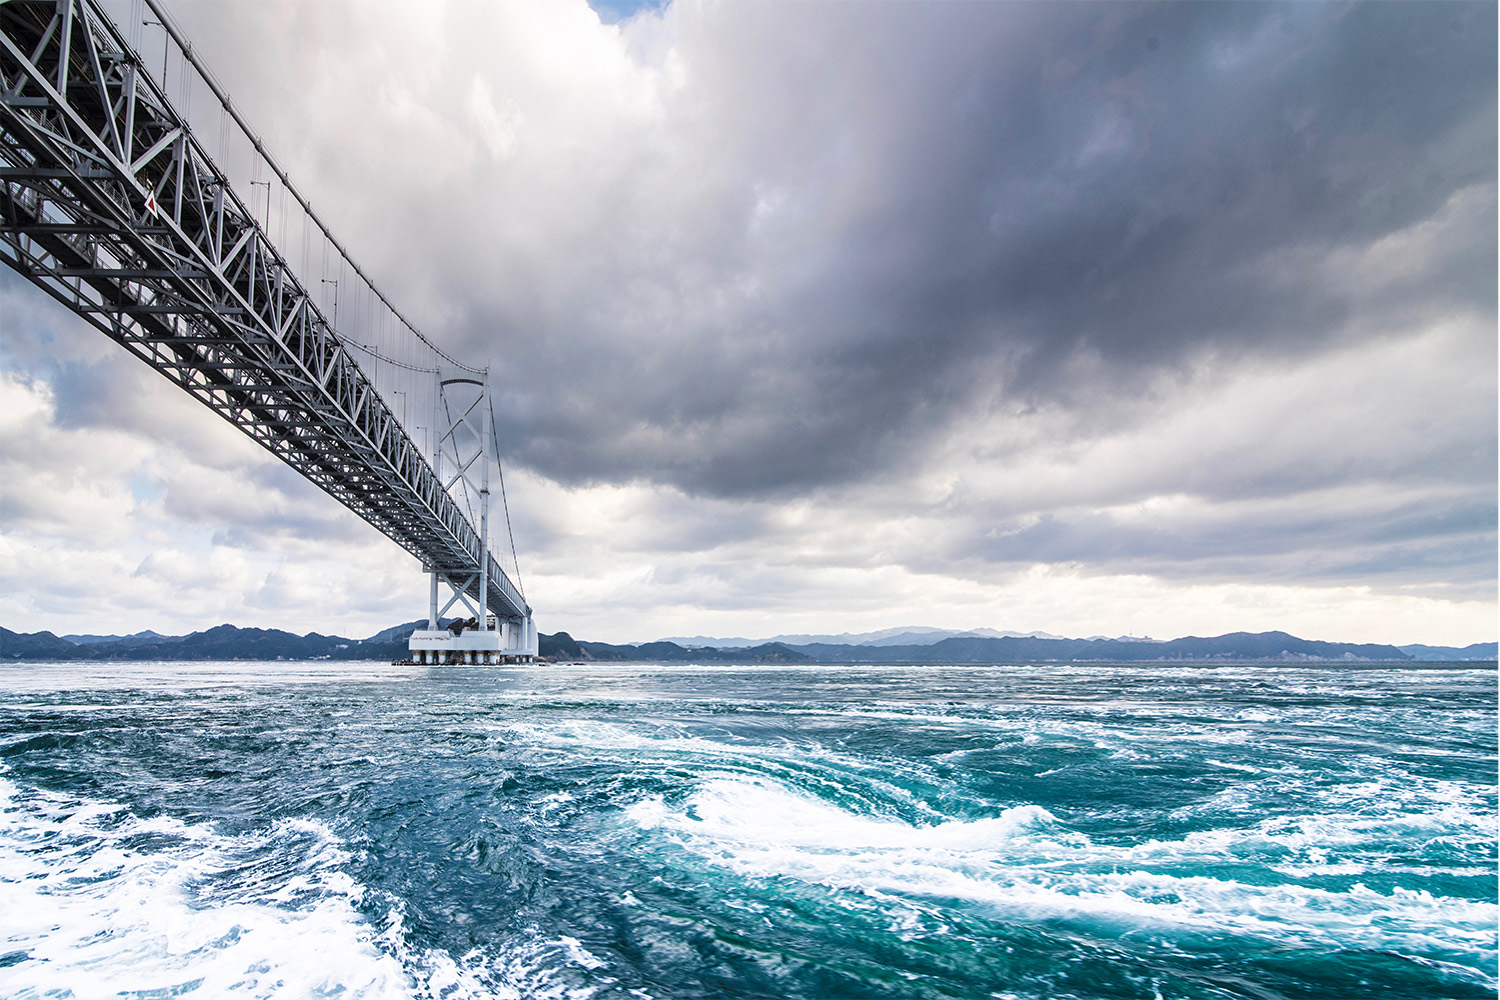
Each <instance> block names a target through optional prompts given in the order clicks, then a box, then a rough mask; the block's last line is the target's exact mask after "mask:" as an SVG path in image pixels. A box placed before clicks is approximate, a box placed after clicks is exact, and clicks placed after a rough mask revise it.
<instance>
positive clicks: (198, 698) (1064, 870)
mask: <svg viewBox="0 0 1500 1000" xmlns="http://www.w3.org/2000/svg"><path fill="white" fill-rule="evenodd" d="M0 754H3V757H0V761H3V763H0V996H4V997H7V998H25V997H117V996H119V997H131V998H166V997H348V998H353V997H372V998H373V997H380V998H387V997H388V998H396V997H424V998H452V1000H457V998H471V997H505V998H511V997H546V998H577V1000H582V998H600V1000H604V998H618V1000H626V998H641V1000H645V998H658V1000H667V998H685V997H807V998H825V997H893V998H894V997H901V998H907V997H913V998H916V997H988V998H1023V997H1024V998H1033V997H1034V998H1044V997H1045V998H1059V997H1080V998H1082V997H1121V998H1125V997H1130V998H1143V1000H1152V998H1172V997H1246V998H1260V1000H1263V998H1278V997H1287V998H1293V997H1295V998H1320V1000H1321V998H1346V997H1349V998H1352V997H1381V998H1391V997H1398V998H1399V997H1411V998H1421V1000H1431V998H1439V997H1493V996H1494V995H1495V989H1496V920H1497V906H1496V675H1495V671H1494V668H1493V664H1482V665H1478V666H1477V667H1476V666H1473V665H1464V666H1445V667H1437V666H1422V665H1402V666H1398V667H1391V666H1373V665H1349V666H1343V665H1340V666H1323V665H1301V666H1297V665H1294V666H1283V665H1276V666H1167V665H1161V664H1131V665H1100V664H1072V665H1069V664H1062V665H1059V664H1039V665H1024V664H1022V665H1012V666H911V667H906V666H878V667H861V666H848V667H823V666H819V667H781V666H776V667H772V666H717V665H716V666H676V665H674V666H659V665H644V666H643V665H609V666H601V665H589V666H552V665H539V666H535V667H520V668H493V667H491V668H474V667H470V668H449V667H445V668H425V667H391V666H386V665H381V664H327V663H323V664H280V663H277V664H266V663H209V664H178V663H147V664H116V663H107V664H77V663H72V664H40V665H6V666H3V667H0Z"/></svg>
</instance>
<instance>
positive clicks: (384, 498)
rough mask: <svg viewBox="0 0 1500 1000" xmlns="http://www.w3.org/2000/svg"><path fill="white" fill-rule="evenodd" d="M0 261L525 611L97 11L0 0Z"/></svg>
mask: <svg viewBox="0 0 1500 1000" xmlns="http://www.w3.org/2000/svg"><path fill="white" fill-rule="evenodd" d="M0 258H3V259H4V261H5V263H6V264H8V265H10V266H11V267H12V268H14V269H15V270H16V271H17V272H19V273H20V274H23V275H25V276H26V277H27V278H28V279H30V280H31V281H32V282H34V283H35V284H37V285H38V286H39V287H41V288H42V289H43V290H45V291H46V292H48V293H49V294H50V295H52V296H53V298H55V299H57V300H58V301H59V302H61V303H63V304H64V305H66V306H67V307H68V308H70V309H72V310H73V311H74V312H76V313H77V314H78V315H79V316H81V317H82V318H83V319H85V320H86V321H87V322H89V323H90V324H91V325H93V326H94V327H95V328H97V329H98V330H100V331H101V332H103V333H104V334H105V335H106V336H108V337H110V338H111V339H113V340H114V341H116V342H117V343H119V344H120V345H121V346H123V347H124V348H125V349H126V350H128V351H130V352H131V353H132V354H134V355H136V356H137V357H139V358H141V359H142V360H143V361H145V362H146V363H147V364H149V365H151V366H152V367H153V368H155V369H156V370H157V371H159V372H161V373H162V374H163V375H165V376H166V377H167V378H169V379H171V380H172V381H173V382H175V383H176V384H177V385H178V386H180V387H181V388H182V389H184V390H186V391H187V392H189V393H190V394H192V395H193V396H194V397H195V398H197V399H198V400H199V401H200V402H202V403H203V404H204V405H206V406H208V407H209V408H210V409H212V410H213V411H214V412H216V413H218V414H219V415H220V416H222V417H224V419H226V420H228V421H229V422H230V423H232V424H234V425H235V426H236V427H238V428H240V430H242V431H243V432H244V433H245V434H247V435H248V436H250V437H251V438H252V439H254V440H255V441H257V442H259V443H260V444H261V445H262V446H264V447H265V448H266V449H267V450H268V451H270V452H271V453H272V454H275V455H277V456H278V457H279V458H281V459H282V460H284V461H285V462H287V464H289V465H291V466H292V467H293V468H294V469H296V470H297V471H298V472H300V473H301V474H302V475H304V476H305V477H307V478H308V479H309V480H311V481H312V482H314V483H316V484H317V485H318V486H319V487H320V488H322V489H323V490H324V491H325V492H327V493H328V494H329V495H331V496H333V497H334V498H335V499H337V500H338V501H339V502H341V503H343V504H344V505H345V506H346V507H348V508H349V509H350V510H352V511H354V513H356V514H357V515H359V516H360V517H361V518H363V519H364V520H365V521H367V522H369V523H370V524H372V525H374V526H375V527H376V528H377V529H379V530H380V531H381V532H383V533H384V534H386V535H387V536H388V537H390V538H391V539H392V540H393V541H395V542H396V543H397V544H398V545H400V546H401V547H402V548H404V549H405V550H406V551H408V552H410V553H411V554H412V555H414V556H416V557H417V558H418V559H420V560H421V561H422V562H423V564H424V565H427V566H442V567H445V568H449V569H450V570H451V572H452V573H453V574H454V576H455V577H459V578H467V577H469V576H471V575H472V576H473V577H474V579H475V581H476V582H474V583H472V584H470V585H469V587H468V590H467V592H468V593H469V594H470V596H473V597H475V598H476V599H477V598H478V597H479V586H478V583H477V579H478V576H479V573H478V567H479V561H480V558H481V555H482V556H483V558H485V559H486V560H487V562H488V566H487V569H488V573H487V576H488V581H489V586H488V588H487V589H488V594H487V599H486V601H485V603H486V604H488V606H489V607H490V608H491V609H493V610H494V611H495V612H496V613H497V614H498V615H500V616H501V617H504V618H517V619H522V618H526V617H528V616H529V615H530V613H531V609H530V608H529V607H528V606H527V605H526V602H525V600H524V599H523V598H522V597H521V595H520V592H519V591H518V590H517V589H516V587H515V585H514V584H513V583H511V581H510V579H509V578H508V577H507V576H506V575H505V573H504V571H503V570H502V569H501V568H500V566H499V564H498V562H497V561H496V560H495V558H494V557H493V555H491V554H489V553H488V552H483V553H482V551H481V546H480V539H479V534H478V532H477V531H476V529H475V526H474V525H472V524H471V523H470V522H469V521H468V519H467V518H466V517H465V516H464V513H463V512H462V511H461V510H460V508H459V507H458V505H457V504H456V503H455V502H454V500H453V498H452V497H451V496H450V495H449V494H448V492H447V491H446V490H445V489H444V488H443V484H442V483H441V481H440V480H439V479H438V477H437V475H436V474H435V472H434V470H433V469H432V467H431V465H430V464H429V463H428V461H427V459H426V458H425V457H424V456H423V455H422V453H421V451H420V450H419V449H418V447H417V446H416V444H415V443H414V442H413V441H412V440H411V438H410V437H409V436H408V435H407V433H406V431H405V429H404V428H403V427H402V426H401V425H400V423H399V422H398V421H397V419H396V417H395V415H394V414H393V413H391V411H390V410H389V409H388V408H387V406H386V405H385V403H384V401H383V400H382V399H381V397H380V395H379V394H378V393H377V392H376V391H375V389H374V387H373V385H372V384H371V383H370V382H369V380H368V378H367V377H366V376H365V374H364V372H363V371H362V370H361V369H360V368H359V366H358V364H357V363H356V362H355V361H354V360H353V358H352V357H351V356H350V355H349V353H348V351H347V350H346V348H345V345H344V344H343V342H342V340H341V339H340V337H339V335H338V334H337V333H336V332H335V331H334V330H333V329H332V327H331V326H330V325H329V324H328V322H327V321H326V319H325V318H324V316H323V314H322V312H321V310H319V309H318V308H317V306H316V305H315V304H314V302H313V301H312V298H311V296H310V295H309V294H308V292H307V291H306V289H305V288H303V286H302V284H301V283H300V281H299V280H298V279H297V277H296V275H295V274H294V273H293V271H292V269H291V267H290V266H289V265H288V263H287V261H286V260H285V258H284V257H283V256H282V255H281V253H280V252H279V251H278V250H277V248H276V247H275V246H274V245H273V244H272V243H271V241H270V239H269V238H268V236H267V235H266V234H265V233H264V232H263V231H262V229H261V228H260V226H259V225H258V224H257V223H256V221H255V219H254V217H253V215H252V214H251V213H250V211H249V210H248V209H247V208H246V206H245V205H244V204H243V203H242V202H241V201H240V199H239V197H238V195H236V194H235V192H234V191H233V189H232V188H231V187H230V185H229V182H228V180H227V178H226V177H225V176H224V175H223V174H222V172H221V171H220V170H219V168H218V167H217V166H216V165H215V164H214V162H213V160H212V159H211V158H210V157H209V156H208V154H207V153H206V152H205V150H204V149H203V147H202V146H201V145H200V144H199V143H198V141H197V139H196V138H195V137H194V136H193V134H192V131H191V129H189V127H188V125H187V123H186V121H185V120H184V119H183V117H182V116H181V115H179V114H178V113H177V111H176V110H175V109H174V108H173V107H172V105H171V103H170V102H169V101H168V100H167V98H166V96H165V94H164V93H163V92H162V90H161V88H159V87H158V86H157V85H156V83H155V82H154V81H152V80H151V79H150V77H149V75H148V74H147V73H146V72H145V71H144V70H143V68H142V64H141V61H140V58H139V56H138V55H137V54H136V53H135V52H133V51H132V50H131V49H130V47H129V45H128V44H126V42H125V40H124V38H123V37H122V36H121V34H120V32H119V30H118V29H117V28H116V27H115V26H114V24H113V23H112V22H111V21H110V20H109V18H108V17H107V16H106V15H105V14H104V13H103V12H102V11H101V10H100V9H99V8H98V7H97V5H96V0H10V2H4V3H0Z"/></svg>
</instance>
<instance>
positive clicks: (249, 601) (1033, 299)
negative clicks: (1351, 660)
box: [0, 0, 1497, 643]
mask: <svg viewBox="0 0 1500 1000" xmlns="http://www.w3.org/2000/svg"><path fill="white" fill-rule="evenodd" d="M611 8H612V9H611V10H608V11H606V12H605V13H604V15H603V16H602V17H601V15H600V14H597V13H596V12H595V11H593V10H591V9H590V8H589V7H588V6H587V5H586V4H585V3H584V2H583V0H576V2H572V0H545V2H542V0H537V2H530V3H494V2H484V3H478V2H475V3H456V2H455V3H436V2H429V0H423V2H420V3H417V2H412V3H405V4H398V3H385V4H375V3H366V2H361V3H353V4H347V5H346V4H339V3H333V2H322V0H319V2H279V3H278V2H263V3H254V4H251V3H237V4H229V3H219V4H183V3H179V4H175V5H173V9H174V11H175V13H176V16H177V18H178V20H179V21H180V22H181V24H182V26H183V27H184V29H185V30H186V31H187V33H188V34H189V36H190V37H191V39H192V40H193V43H194V46H195V50H196V51H198V52H199V53H200V54H201V55H202V56H203V57H204V58H205V59H206V60H207V61H208V63H209V64H210V65H211V66H212V67H213V68H214V72H215V74H216V75H217V76H218V78H219V80H220V81H221V82H222V84H223V85H224V86H225V87H226V88H227V89H228V91H229V92H230V93H231V94H232V95H233V97H234V100H235V103H236V105H237V106H238V107H239V108H240V109H241V111H242V112H243V113H244V114H245V115H246V117H247V118H248V119H249V120H250V121H251V123H252V124H253V125H254V126H255V127H256V128H257V130H258V131H259V132H260V133H261V134H262V136H263V137H264V138H265V140H266V143H267V145H268V147H269V148H270V149H271V150H273V152H274V153H275V155H276V156H277V158H278V159H279V160H280V161H281V162H282V164H283V165H285V166H286V167H287V168H288V170H289V171H290V172H291V174H292V175H293V178H294V180H295V181H296V182H297V183H298V185H299V187H300V188H301V189H302V190H303V191H304V192H305V193H306V194H307V195H308V196H309V197H310V199H311V200H312V202H313V204H314V206H315V207H316V208H317V209H318V210H319V212H320V213H321V214H322V215H323V216H324V218H325V219H326V220H327V221H328V222H329V223H330V224H331V225H332V227H333V229H334V230H335V232H336V233H337V234H338V235H339V237H340V239H341V240H342V241H343V242H344V243H345V245H346V246H348V247H349V248H350V249H351V250H352V251H353V253H354V255H355V257H356V258H358V259H359V260H360V261H361V263H362V264H363V265H364V266H365V268H366V269H367V270H368V271H370V272H372V273H373V274H374V275H375V276H376V278H377V281H378V282H379V283H380V285H381V286H382V288H383V289H384V290H385V292H386V294H387V295H388V296H389V297H390V298H391V299H393V300H394V301H395V302H397V303H398V304H399V305H400V306H401V307H402V309H403V311H404V312H405V313H406V314H407V315H408V316H410V317H411V318H412V319H413V320H414V321H416V323H417V324H418V325H419V326H421V327H422V328H423V329H424V330H425V331H426V332H427V333H428V335H429V336H431V337H432V338H433V339H434V340H436V341H437V342H439V343H441V344H442V345H444V346H445V347H446V348H447V349H449V350H450V351H451V352H453V353H455V354H456V355H458V356H460V357H463V358H466V359H469V360H472V361H474V362H476V363H487V364H489V365H491V366H492V367H493V368H494V370H495V371H497V372H498V373H499V384H500V388H501V391H500V393H499V395H498V397H497V407H498V411H497V415H498V417H499V420H500V427H501V436H502V442H501V445H502V451H503V454H504V458H505V461H506V482H507V485H508V486H509V487H510V504H511V512H512V515H513V518H514V522H515V523H514V529H515V536H516V542H517V545H518V547H519V550H520V576H521V582H522V584H523V586H524V587H525V590H526V594H527V596H528V598H529V599H530V601H531V603H532V605H533V606H534V607H535V608H536V610H537V619H538V624H539V627H540V628H541V629H542V631H544V632H553V631H557V630H567V631H569V632H571V633H572V634H573V635H575V636H578V637H581V638H588V639H599V640H610V641H638V640H646V639H652V638H656V637H658V636H661V635H671V634H679V635H680V634H707V635H744V636H765V635H773V634H776V633H782V632H838V631H864V630H870V629H876V628H885V627H890V626H896V625H936V626H945V627H977V626H989V627H993V628H999V629H1017V630H1023V631H1024V630H1031V629H1045V630H1047V631H1050V632H1055V633H1060V634H1066V635H1094V634H1109V635H1122V634H1127V633H1133V634H1137V635H1139V634H1149V635H1153V636H1156V637H1172V636H1177V635H1185V634H1199V635H1205V634H1219V633H1222V632H1228V631H1234V630H1249V631H1261V630H1267V629H1276V628H1280V629H1285V630H1287V631H1290V632H1294V633H1297V634H1299V635H1304V636H1307V637H1310V638H1319V639H1331V640H1346V641H1374V642H1397V643H1407V642H1429V643H1468V642H1474V641H1482V640H1493V639H1494V638H1495V637H1496V601H1495V598H1496V426H1497V410H1496V370H1497V358H1496V266H1497V262H1496V115H1497V109H1496V34H1497V32H1496V6H1495V5H1494V4H1493V3H1476V4H1442V3H1376V4H1368V5H1345V4H1338V5H1328V6H1324V5H1318V4H1312V3H1296V4H1288V5H1261V4H1255V5H1251V4H1233V3H1202V4H1192V3H1171V4H1165V5H1160V6H1156V5H1133V4H1124V3H1109V4H1102V5H1088V4H1082V3H1068V4H1040V5H1027V4H1020V3H953V4H946V3H909V4H905V3H879V4H855V3H833V4H826V5H824V4H817V3H796V4H788V3H723V4H721V3H699V2H694V0H676V2H674V3H671V4H669V5H667V6H664V7H657V6H654V5H649V6H646V7H643V8H641V9H640V10H639V12H638V13H636V14H634V15H633V16H627V17H624V19H623V20H620V18H621V16H622V11H621V9H619V8H618V7H617V5H611ZM112 9H116V10H117V11H118V12H119V13H120V16H121V17H129V16H130V11H131V9H132V6H131V5H130V4H119V5H118V6H117V7H116V8H112ZM629 10H630V8H629V6H628V5H626V7H625V8H624V13H627V14H628V13H629ZM606 22H609V23H606ZM150 30H155V29H148V31H147V33H146V34H145V35H143V41H142V43H141V44H142V50H143V52H146V53H147V54H148V56H149V53H150V52H152V51H154V52H157V53H159V51H160V44H161V43H160V35H159V33H158V34H156V35H151V34H149V31H150ZM152 45H154V46H156V48H154V49H152V48H151V46H152ZM152 58H154V57H152ZM0 316H3V323H4V334H5V336H4V343H3V347H0V423H3V431H0V448H3V451H4V454H3V460H4V467H3V470H0V472H3V483H0V491H3V494H0V501H3V521H0V529H3V535H0V581H3V584H0V586H3V595H0V623H3V624H5V625H6V626H8V627H11V628H16V629H20V630H23V631H32V630H35V629H42V628H46V629H51V630H52V631H55V632H58V633H65V632H124V631H135V630H137V629H144V628H152V629H156V630H158V631H161V632H174V633H180V632H183V631H188V630H192V629H198V628H204V627H208V626H211V625H214V624H218V623H219V622H223V621H229V622H234V623H236V624H240V625H257V626H263V627H278V628H287V629H291V630H295V631H299V632H300V631H305V630H309V629H316V630H319V631H324V632H338V633H341V634H345V635H364V634H369V633H371V632H374V631H375V630H377V629H379V628H383V627H385V626H388V625H390V624H394V623H396V622H399V621H402V620H407V619H411V618H415V617H418V616H420V615H421V614H423V613H425V606H426V582H425V579H424V578H423V577H422V576H421V574H420V569H419V567H418V565H417V563H416V562H415V560H413V559H412V558H411V557H409V556H407V555H405V554H404V553H402V552H401V551H400V550H398V549H397V548H396V546H395V545H394V544H392V543H388V542H385V541H384V540H383V538H382V536H380V535H379V534H378V533H376V532H375V531H374V529H371V528H368V527H366V526H365V525H363V523H362V522H359V521H358V520H357V519H355V518H354V517H353V516H352V515H350V514H348V513H347V512H345V511H344V510H343V508H341V507H339V506H338V505H337V504H336V503H335V502H334V501H332V500H330V499H328V498H327V497H325V496H324V495H323V494H321V493H319V492H318V491H317V490H316V489H315V488H313V487H311V486H309V485H308V484H306V483H305V482H303V481H301V480H300V479H299V477H298V476H297V475H296V474H294V473H292V472H291V471H290V470H288V469H286V468H285V467H283V466H281V465H280V464H279V463H278V462H277V461H276V460H275V459H273V458H271V457H270V456H269V455H268V454H266V453H264V452H262V451H261V450H260V449H259V448H258V446H256V445H254V444H252V443H251V442H250V441H249V440H248V439H246V438H244V437H243V436H242V435H240V434H239V432H237V431H235V430H233V429H232V428H230V427H229V426H228V425H225V424H222V423H221V422H220V421H219V420H218V418H216V417H214V416H213V415H212V414H211V413H209V411H207V410H206V409H203V408H202V407H201V406H199V404H197V403H195V402H193V401H192V400H191V399H189V398H188V397H187V396H185V395H184V394H182V393H180V392H178V391H177V390H175V389H174V388H173V387H172V386H171V385H170V384H169V383H167V382H166V380H165V379H163V378H161V377H160V376H158V375H156V374H155V373H153V372H151V371H150V370H149V369H147V368H146V367H145V366H144V365H143V364H141V363H140V362H138V361H135V360H134V359H132V358H130V357H128V356H126V355H125V354H124V352H123V351H122V350H120V349H119V348H117V347H115V346H114V345H113V344H111V343H110V342H109V341H108V340H106V339H105V338H104V337H103V336H102V335H101V334H99V333H97V332H95V331H94V330H93V329H92V328H90V327H88V326H86V325H85V324H84V323H83V322H82V321H81V320H78V319H77V318H75V317H73V316H71V315H70V314H69V313H67V312H66V311H64V310H62V309H61V308H60V307H57V306H55V305H54V304H53V303H52V301H51V300H50V299H48V298H47V297H46V296H44V295H43V294H41V293H40V292H39V291H37V290H35V289H33V288H32V287H31V286H30V285H29V284H27V283H26V282H25V281H24V280H22V279H20V278H19V277H17V276H16V275H14V274H13V273H12V272H10V271H8V270H4V271H3V273H0Z"/></svg>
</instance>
